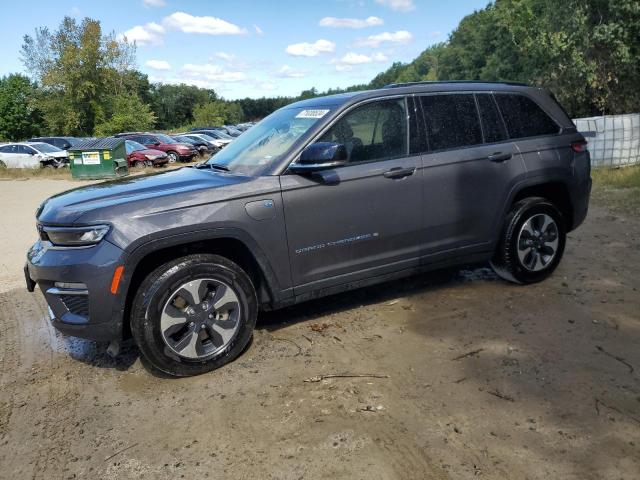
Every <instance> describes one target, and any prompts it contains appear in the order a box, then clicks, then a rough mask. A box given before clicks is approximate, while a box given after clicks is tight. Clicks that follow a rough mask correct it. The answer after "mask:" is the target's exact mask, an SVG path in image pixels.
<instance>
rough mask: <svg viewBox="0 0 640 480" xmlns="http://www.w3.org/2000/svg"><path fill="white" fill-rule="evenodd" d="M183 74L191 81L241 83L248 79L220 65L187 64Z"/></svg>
mask: <svg viewBox="0 0 640 480" xmlns="http://www.w3.org/2000/svg"><path fill="white" fill-rule="evenodd" d="M181 72H182V74H183V75H184V76H186V77H189V78H191V79H200V80H208V81H209V82H241V81H243V80H246V78H247V75H246V74H245V73H244V72H236V71H231V70H225V69H224V68H222V67H221V66H220V65H215V64H212V63H205V64H192V63H187V64H185V65H183V66H182V70H181ZM185 81H186V80H185Z"/></svg>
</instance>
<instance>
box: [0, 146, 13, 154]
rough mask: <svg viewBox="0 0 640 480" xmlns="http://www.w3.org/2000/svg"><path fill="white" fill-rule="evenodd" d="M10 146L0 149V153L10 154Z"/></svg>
mask: <svg viewBox="0 0 640 480" xmlns="http://www.w3.org/2000/svg"><path fill="white" fill-rule="evenodd" d="M10 152H11V145H5V146H4V147H0V153H10Z"/></svg>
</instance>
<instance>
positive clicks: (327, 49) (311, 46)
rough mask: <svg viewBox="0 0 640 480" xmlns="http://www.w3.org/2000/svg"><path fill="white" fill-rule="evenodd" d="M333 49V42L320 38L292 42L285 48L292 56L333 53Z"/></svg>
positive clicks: (334, 48) (334, 46)
mask: <svg viewBox="0 0 640 480" xmlns="http://www.w3.org/2000/svg"><path fill="white" fill-rule="evenodd" d="M335 50H336V44H335V43H333V42H330V41H329V40H322V39H321V40H318V41H316V42H314V43H307V42H303V43H294V44H293V45H289V46H288V47H287V48H286V52H287V53H288V54H289V55H293V56H294V57H315V56H317V55H319V54H321V53H333V52H335Z"/></svg>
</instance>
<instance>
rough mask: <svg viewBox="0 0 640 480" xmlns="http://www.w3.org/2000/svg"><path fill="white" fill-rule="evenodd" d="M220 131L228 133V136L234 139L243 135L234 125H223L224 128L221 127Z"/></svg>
mask: <svg viewBox="0 0 640 480" xmlns="http://www.w3.org/2000/svg"><path fill="white" fill-rule="evenodd" d="M220 130H222V131H224V132H226V133H227V135H231V136H232V137H234V138H236V137H239V136H240V135H242V131H240V130H238V129H237V128H236V127H234V126H232V125H223V126H222V127H220Z"/></svg>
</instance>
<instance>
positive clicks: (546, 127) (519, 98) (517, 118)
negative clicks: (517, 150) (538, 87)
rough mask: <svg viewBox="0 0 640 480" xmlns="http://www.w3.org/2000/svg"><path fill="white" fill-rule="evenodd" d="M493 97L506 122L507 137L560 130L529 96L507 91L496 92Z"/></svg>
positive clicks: (529, 135) (534, 134)
mask: <svg viewBox="0 0 640 480" xmlns="http://www.w3.org/2000/svg"><path fill="white" fill-rule="evenodd" d="M495 98H496V102H498V106H499V107H500V112H502V118H504V122H505V123H506V124H507V131H508V132H509V137H511V138H525V137H537V136H539V135H553V134H556V133H558V132H559V131H560V128H559V127H558V124H557V123H556V122H554V121H553V120H552V119H551V117H549V115H547V114H546V113H545V112H544V110H542V109H541V108H540V107H539V106H538V104H537V103H536V102H534V101H533V100H531V99H530V98H528V97H525V96H524V95H518V94H508V93H497V94H496V95H495Z"/></svg>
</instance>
